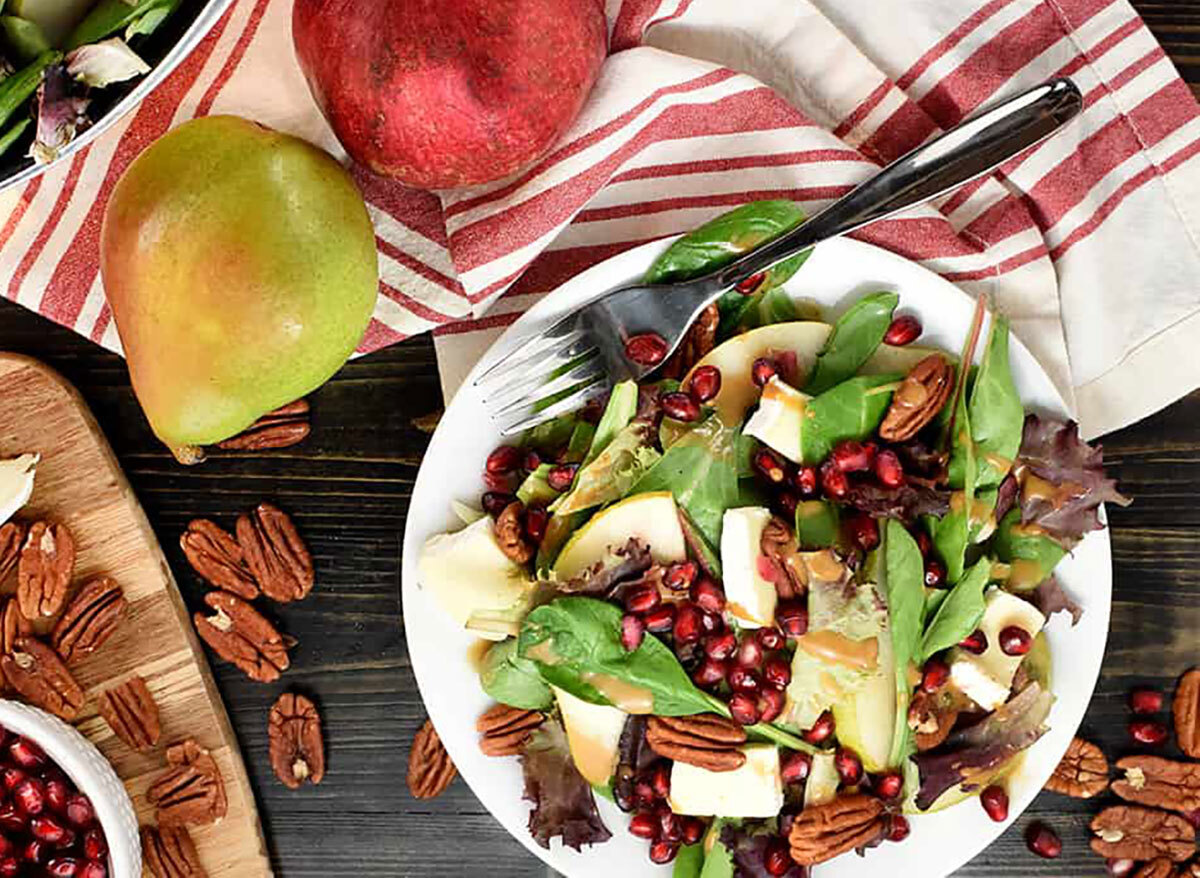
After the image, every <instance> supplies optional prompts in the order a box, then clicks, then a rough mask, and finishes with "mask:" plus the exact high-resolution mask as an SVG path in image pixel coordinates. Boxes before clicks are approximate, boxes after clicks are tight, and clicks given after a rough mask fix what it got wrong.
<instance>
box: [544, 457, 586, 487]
mask: <svg viewBox="0 0 1200 878" xmlns="http://www.w3.org/2000/svg"><path fill="white" fill-rule="evenodd" d="M578 471H579V464H577V463H560V464H559V465H558V466H555V467H551V468H550V471H549V472H547V473H546V484H548V485H549V486H550V487H551V488H553V489H554V490H555V491H565V490H567V489H568V488H570V487H571V483H572V482H574V481H575V473H576V472H578Z"/></svg>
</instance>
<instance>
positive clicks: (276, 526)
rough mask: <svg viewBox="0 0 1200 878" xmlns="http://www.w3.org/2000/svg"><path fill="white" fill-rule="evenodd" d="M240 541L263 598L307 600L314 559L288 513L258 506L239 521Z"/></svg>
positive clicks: (265, 504)
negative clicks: (264, 596)
mask: <svg viewBox="0 0 1200 878" xmlns="http://www.w3.org/2000/svg"><path fill="white" fill-rule="evenodd" d="M237 540H238V544H239V545H240V546H241V547H242V551H243V552H244V553H245V555H246V564H247V565H248V566H249V567H250V572H251V573H253V574H254V578H255V579H257V580H258V584H259V586H260V587H261V588H262V590H263V594H265V595H266V596H267V597H269V598H270V599H271V600H273V601H279V602H280V603H287V602H289V601H298V600H300V599H301V598H306V597H308V593H309V592H310V591H312V587H313V579H314V573H313V561H312V555H310V554H309V553H308V547H307V546H305V545H304V540H302V539H300V534H299V533H297V532H296V526H295V525H294V524H292V520H291V519H290V518H288V516H287V514H286V513H284V512H283V511H281V510H279V509H277V508H276V507H274V506H272V505H271V504H270V503H260V504H258V508H257V509H255V510H254V512H253V513H252V514H250V515H243V516H241V517H240V518H238V521H237Z"/></svg>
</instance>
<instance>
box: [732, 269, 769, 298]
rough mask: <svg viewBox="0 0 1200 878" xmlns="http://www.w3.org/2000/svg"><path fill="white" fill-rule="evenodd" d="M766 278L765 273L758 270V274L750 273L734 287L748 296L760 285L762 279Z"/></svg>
mask: <svg viewBox="0 0 1200 878" xmlns="http://www.w3.org/2000/svg"><path fill="white" fill-rule="evenodd" d="M766 279H767V273H766V272H765V271H760V272H759V273H758V274H752V275H750V276H749V277H748V278H746V279H745V280H744V281H740V282H739V283H738V284H737V285H736V286H735V287H734V289H735V290H737V291H738V292H739V293H741V294H742V295H743V296H748V295H750V294H751V293H753V292H754V291H755V290H757V289H758V288H759V287H761V286H762V284H763V281H765V280H766Z"/></svg>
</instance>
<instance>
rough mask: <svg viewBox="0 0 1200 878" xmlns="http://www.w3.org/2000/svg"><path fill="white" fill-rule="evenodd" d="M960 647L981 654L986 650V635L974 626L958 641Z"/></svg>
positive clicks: (974, 653)
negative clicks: (972, 629) (973, 628)
mask: <svg viewBox="0 0 1200 878" xmlns="http://www.w3.org/2000/svg"><path fill="white" fill-rule="evenodd" d="M958 645H959V648H960V649H965V650H966V651H967V652H969V653H971V654H973V655H983V654H984V653H985V652H987V648H988V639H987V635H986V634H984V633H983V632H982V631H980V630H979V629H978V628H976V629H975V630H974V631H972V632H971V633H970V634H968V635H967V636H966V637H964V638H963V639H962V640H960V641H959V642H958Z"/></svg>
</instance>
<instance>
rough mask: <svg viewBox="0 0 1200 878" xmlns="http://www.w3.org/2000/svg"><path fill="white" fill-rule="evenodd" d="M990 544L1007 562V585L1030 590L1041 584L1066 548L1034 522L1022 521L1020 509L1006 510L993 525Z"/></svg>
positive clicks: (1015, 588)
mask: <svg viewBox="0 0 1200 878" xmlns="http://www.w3.org/2000/svg"><path fill="white" fill-rule="evenodd" d="M992 548H993V549H994V550H995V552H996V557H997V558H999V559H1000V560H1001V561H1003V562H1004V563H1005V564H1008V565H1009V569H1010V573H1009V578H1008V583H1007V586H1008V588H1010V589H1012V590H1014V591H1029V590H1031V589H1033V588H1035V587H1037V586H1038V585H1041V583H1042V582H1043V581H1045V580H1046V578H1047V577H1049V576H1050V574H1051V573H1053V572H1054V568H1055V567H1057V566H1058V562H1059V561H1061V560H1062V559H1063V556H1064V555H1066V554H1067V550H1066V549H1064V548H1063V547H1062V545H1060V544H1059V543H1058V542H1056V541H1055V540H1054V539H1052V538H1051V537H1050V536H1049V535H1047V534H1046V533H1045V531H1043V530H1042V529H1041V528H1039V527H1037V526H1036V525H1022V524H1021V511H1020V510H1019V509H1012V510H1009V512H1008V514H1007V515H1005V516H1004V518H1003V519H1002V520H1001V522H1000V524H999V525H998V526H997V527H996V535H995V537H994V538H993V542H992Z"/></svg>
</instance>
